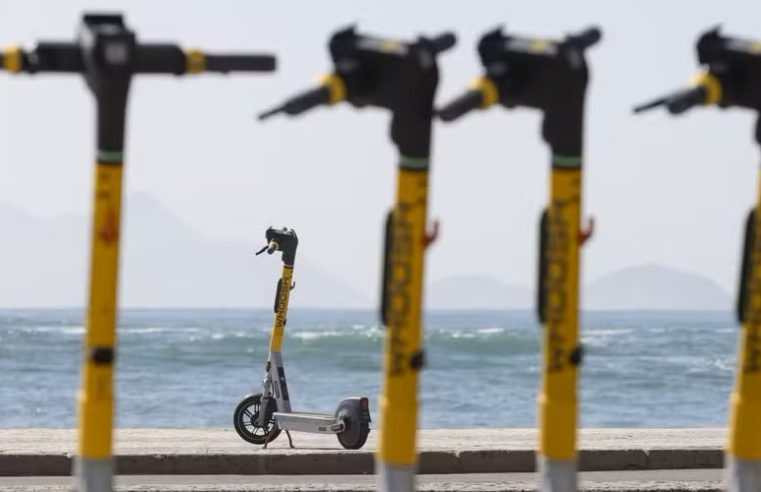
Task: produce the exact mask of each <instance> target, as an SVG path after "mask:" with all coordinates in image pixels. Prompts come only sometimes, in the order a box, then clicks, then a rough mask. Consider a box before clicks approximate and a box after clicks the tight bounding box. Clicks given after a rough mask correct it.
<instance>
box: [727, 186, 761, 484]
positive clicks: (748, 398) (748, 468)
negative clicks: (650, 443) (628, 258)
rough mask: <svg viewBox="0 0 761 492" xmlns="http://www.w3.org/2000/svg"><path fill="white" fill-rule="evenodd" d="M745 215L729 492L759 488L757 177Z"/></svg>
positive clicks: (760, 214) (760, 206)
mask: <svg viewBox="0 0 761 492" xmlns="http://www.w3.org/2000/svg"><path fill="white" fill-rule="evenodd" d="M759 193H760V196H759V200H758V203H757V205H756V207H755V210H754V211H753V213H752V215H751V216H750V217H749V219H748V220H749V221H751V222H750V223H749V226H750V227H748V230H747V234H748V235H749V237H747V238H746V241H748V243H747V244H748V249H747V251H746V255H747V257H746V261H747V262H748V263H747V265H746V268H747V272H745V273H746V274H745V275H743V282H744V285H742V286H741V289H742V290H743V291H744V292H745V295H744V298H745V299H744V300H745V302H744V306H741V309H742V311H743V312H742V313H741V314H742V331H741V333H740V339H739V344H738V351H737V354H738V355H737V368H736V372H735V386H734V389H733V391H732V395H731V397H730V410H729V411H730V418H729V443H728V446H727V471H728V473H727V475H728V476H727V478H728V481H729V485H730V490H731V491H732V492H750V491H758V490H761V237H759V233H761V224H759V221H761V180H760V182H759Z"/></svg>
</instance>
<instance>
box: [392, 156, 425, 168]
mask: <svg viewBox="0 0 761 492" xmlns="http://www.w3.org/2000/svg"><path fill="white" fill-rule="evenodd" d="M428 162H429V160H428V159H427V158H424V157H404V156H401V158H400V159H399V167H401V168H402V169H417V170H423V169H428Z"/></svg>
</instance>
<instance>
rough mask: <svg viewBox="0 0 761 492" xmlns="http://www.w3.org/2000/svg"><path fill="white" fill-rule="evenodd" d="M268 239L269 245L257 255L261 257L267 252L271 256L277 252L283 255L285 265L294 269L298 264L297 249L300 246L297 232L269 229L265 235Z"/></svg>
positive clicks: (285, 228)
mask: <svg viewBox="0 0 761 492" xmlns="http://www.w3.org/2000/svg"><path fill="white" fill-rule="evenodd" d="M264 235H265V237H266V238H267V244H266V245H265V246H264V247H263V248H262V249H260V250H259V251H257V252H256V255H257V256H258V255H260V254H262V253H264V252H265V251H266V252H267V254H269V255H271V254H273V253H274V252H275V251H280V252H281V253H283V264H284V265H286V266H289V267H293V264H294V263H295V262H296V248H297V247H298V245H299V238H298V237H297V236H296V231H294V230H293V229H288V228H287V227H283V228H282V229H276V228H274V227H269V228H268V229H267V231H266V232H265V233H264Z"/></svg>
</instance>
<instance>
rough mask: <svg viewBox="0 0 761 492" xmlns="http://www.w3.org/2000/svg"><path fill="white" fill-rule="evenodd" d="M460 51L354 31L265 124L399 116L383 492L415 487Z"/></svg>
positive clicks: (447, 37) (389, 264) (389, 238)
mask: <svg viewBox="0 0 761 492" xmlns="http://www.w3.org/2000/svg"><path fill="white" fill-rule="evenodd" d="M454 44H455V37H454V35H453V34H451V33H445V34H442V35H440V36H437V37H434V38H424V37H421V38H418V40H417V41H414V42H402V41H397V40H393V39H383V38H376V37H371V36H363V35H360V34H357V33H356V32H355V30H354V29H353V28H350V29H345V30H342V31H339V32H337V33H335V34H334V35H333V36H332V37H331V39H330V44H329V47H330V54H331V57H332V59H333V65H334V71H333V72H332V73H330V74H328V75H326V76H324V77H323V78H322V81H321V83H320V84H319V85H318V86H317V87H316V88H314V89H312V90H309V91H307V92H304V93H302V94H300V95H297V96H295V97H293V98H291V99H289V100H287V101H286V102H285V103H284V104H282V105H280V106H278V107H276V108H274V109H272V110H270V111H267V112H265V113H262V114H261V115H260V118H267V117H269V116H272V115H274V114H277V113H281V112H282V113H286V114H289V115H298V114H301V113H303V112H305V111H307V110H309V109H312V108H314V107H317V106H322V105H332V104H335V103H337V102H339V101H343V100H346V101H348V102H349V103H351V104H352V105H353V106H355V107H364V106H371V107H381V108H384V109H388V110H390V111H391V113H392V119H391V139H392V141H393V143H394V144H395V145H396V146H397V148H398V149H399V154H400V156H399V162H398V173H397V179H398V180H397V195H396V204H395V206H394V208H393V209H392V211H391V213H390V214H389V215H388V219H387V221H386V242H385V253H384V262H383V263H384V267H383V268H384V272H383V286H382V292H381V298H382V301H381V309H380V311H381V312H380V315H381V318H382V320H383V324H384V326H385V327H386V335H385V337H384V349H383V350H384V357H383V383H382V389H381V395H380V398H379V402H378V403H379V407H380V429H379V435H380V436H379V442H378V451H377V460H378V466H377V470H378V473H379V475H380V489H381V490H383V491H394V492H408V491H409V492H411V491H412V490H414V488H415V460H416V456H415V439H416V428H417V406H418V405H417V376H418V371H419V370H420V369H421V368H422V367H423V360H424V357H423V350H422V348H421V340H420V339H421V336H420V321H421V320H420V318H421V300H422V283H423V259H424V250H425V247H426V246H427V245H428V244H429V243H430V242H431V241H432V240H433V238H434V237H435V230H434V232H433V233H431V234H429V233H427V232H426V210H427V196H428V170H429V165H430V147H431V126H432V119H433V98H434V94H435V92H436V86H437V85H438V68H437V64H436V58H437V55H438V54H440V53H442V52H444V51H446V50H447V49H449V48H451V47H452V46H454Z"/></svg>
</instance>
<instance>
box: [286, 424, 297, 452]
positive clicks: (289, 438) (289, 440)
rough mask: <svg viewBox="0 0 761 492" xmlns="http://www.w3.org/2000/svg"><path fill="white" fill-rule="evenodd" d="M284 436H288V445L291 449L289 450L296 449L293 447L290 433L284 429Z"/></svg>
mask: <svg viewBox="0 0 761 492" xmlns="http://www.w3.org/2000/svg"><path fill="white" fill-rule="evenodd" d="M285 435H286V436H288V445H289V446H290V447H291V449H296V446H294V445H293V439H291V433H290V432H289V431H288V429H285Z"/></svg>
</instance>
